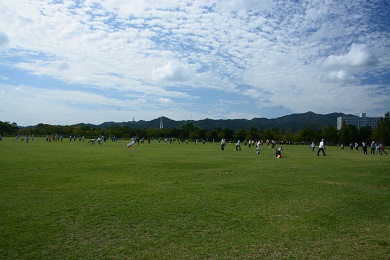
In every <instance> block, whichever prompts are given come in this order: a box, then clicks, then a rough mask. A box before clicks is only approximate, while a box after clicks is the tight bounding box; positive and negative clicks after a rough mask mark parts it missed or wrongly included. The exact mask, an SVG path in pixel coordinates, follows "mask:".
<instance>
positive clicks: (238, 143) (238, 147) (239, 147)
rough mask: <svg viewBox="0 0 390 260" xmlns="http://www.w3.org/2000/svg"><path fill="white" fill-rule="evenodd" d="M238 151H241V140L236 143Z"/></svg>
mask: <svg viewBox="0 0 390 260" xmlns="http://www.w3.org/2000/svg"><path fill="white" fill-rule="evenodd" d="M236 151H241V144H240V140H238V142H237V143H236Z"/></svg>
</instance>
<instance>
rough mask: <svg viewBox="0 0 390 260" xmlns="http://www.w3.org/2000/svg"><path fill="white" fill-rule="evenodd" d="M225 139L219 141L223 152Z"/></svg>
mask: <svg viewBox="0 0 390 260" xmlns="http://www.w3.org/2000/svg"><path fill="white" fill-rule="evenodd" d="M225 144H226V143H225V139H223V138H222V140H221V151H224V150H225Z"/></svg>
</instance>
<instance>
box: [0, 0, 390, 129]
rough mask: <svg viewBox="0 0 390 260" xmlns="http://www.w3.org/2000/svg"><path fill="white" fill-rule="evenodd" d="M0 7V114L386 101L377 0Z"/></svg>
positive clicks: (350, 107) (282, 109)
mask: <svg viewBox="0 0 390 260" xmlns="http://www.w3.org/2000/svg"><path fill="white" fill-rule="evenodd" d="M0 10H1V13H2V15H1V16H0V55H1V56H0V57H1V58H0V91H1V93H2V95H0V104H2V105H1V106H2V107H1V109H0V120H1V119H3V120H9V121H15V122H18V124H21V125H27V124H36V123H39V122H49V121H50V122H52V123H57V124H71V123H78V122H82V121H85V120H84V119H85V118H81V117H74V116H71V115H70V114H72V113H69V114H68V113H67V112H65V111H72V112H75V111H78V112H79V114H90V115H93V116H90V117H88V122H91V123H101V122H104V121H122V120H125V121H126V120H130V119H132V118H133V117H134V118H137V119H140V120H141V119H143V120H150V119H154V118H156V117H158V116H160V115H161V114H163V115H165V116H168V117H171V118H173V119H176V120H181V119H189V118H193V119H203V118H232V116H234V117H240V118H242V117H246V118H253V117H268V118H273V117H277V116H282V115H284V114H286V113H301V112H306V111H314V112H316V113H323V114H324V113H331V112H344V113H351V114H359V113H360V112H366V113H367V114H368V115H370V116H382V115H383V114H384V113H385V112H387V110H388V104H389V101H390V97H389V93H390V86H389V79H390V75H389V67H390V50H389V44H388V39H389V38H390V37H389V36H390V35H389V28H390V24H389V19H388V18H387V17H386V16H384V15H383V13H386V11H387V12H389V6H388V5H386V4H385V3H384V1H381V0H374V1H370V2H367V1H363V0H357V1H356V0H346V1H342V2H340V1H336V0H330V1H320V0H314V1H273V0H266V1H254V0H253V1H252V0H250V1H244V0H228V1H220V0H213V1H202V0H200V1H195V2H194V1H165V0H164V1H158V2H156V1H151V0H134V1H126V0H112V1H103V0H86V1H52V0H42V1H38V2H31V1H27V0H20V1H17V2H16V1H3V2H1V3H0ZM386 25H388V26H386ZM20 86H22V89H24V90H25V92H23V93H24V94H23V95H21V94H18V95H16V94H15V91H14V89H15V88H16V87H20ZM27 90H28V91H27ZM20 96H23V98H26V99H27V97H28V99H29V100H40V102H39V103H36V102H33V101H30V102H26V103H23V104H22V103H21V102H20V98H21V97H20ZM43 97H44V98H43ZM59 97H63V98H59ZM367 97H370V99H371V100H372V99H375V102H368V101H367V99H368V98H367ZM52 101H55V102H52ZM5 104H8V105H7V106H6V105H5ZM29 104H30V105H29ZM16 111H23V113H17V112H16ZM44 111H51V112H47V113H45V112H44ZM96 111H99V112H98V113H97V112H96ZM54 114H57V115H62V116H61V117H58V116H54ZM240 115H241V116H240Z"/></svg>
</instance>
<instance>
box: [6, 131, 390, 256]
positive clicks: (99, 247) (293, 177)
mask: <svg viewBox="0 0 390 260" xmlns="http://www.w3.org/2000/svg"><path fill="white" fill-rule="evenodd" d="M127 142H128V141H123V140H122V141H119V142H116V143H112V142H111V141H107V142H106V143H103V145H98V144H94V145H92V144H88V143H87V141H84V142H80V141H76V142H73V141H72V142H69V140H65V139H64V141H63V142H62V143H61V142H50V143H49V142H47V141H46V140H45V139H43V138H36V139H35V140H34V141H31V140H30V142H29V143H28V144H26V143H25V142H20V141H19V142H16V141H13V138H3V140H2V141H0V185H1V186H0V198H1V200H0V214H1V215H0V258H1V259H98V258H100V259H101V258H104V259H275V258H295V259H330V258H332V259H390V155H382V156H380V155H363V152H362V150H361V148H359V151H349V149H348V148H347V149H346V150H345V151H342V150H341V149H340V148H339V147H327V151H326V152H327V156H326V157H324V156H322V155H320V156H317V154H316V151H317V149H316V150H315V152H312V151H311V149H310V148H309V146H293V145H291V146H287V145H285V146H283V148H284V150H283V158H282V159H276V158H275V151H274V149H266V148H265V146H263V147H262V150H261V154H259V155H258V154H256V153H255V148H254V147H251V148H248V147H247V146H243V147H242V151H241V152H234V151H233V150H234V145H233V144H230V145H229V144H228V145H227V149H226V150H225V151H223V152H222V151H221V150H220V145H219V143H215V144H213V143H206V144H205V145H203V144H198V145H195V144H194V143H189V144H185V143H181V144H179V143H177V142H176V143H174V144H165V143H163V142H161V143H158V142H157V141H152V142H151V144H147V143H145V144H141V145H135V146H134V147H132V148H130V149H128V148H127V147H126V144H127Z"/></svg>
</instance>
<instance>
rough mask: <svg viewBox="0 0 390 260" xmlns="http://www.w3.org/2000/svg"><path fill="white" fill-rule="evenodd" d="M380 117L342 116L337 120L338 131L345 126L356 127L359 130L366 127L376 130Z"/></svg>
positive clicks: (362, 115) (364, 114) (363, 114)
mask: <svg viewBox="0 0 390 260" xmlns="http://www.w3.org/2000/svg"><path fill="white" fill-rule="evenodd" d="M379 119H380V117H367V116H366V113H361V114H360V116H340V117H338V118H337V130H340V129H341V127H342V126H343V125H354V126H356V127H357V129H360V128H362V127H365V126H370V127H371V128H372V129H375V128H376V126H377V124H378V122H379Z"/></svg>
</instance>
